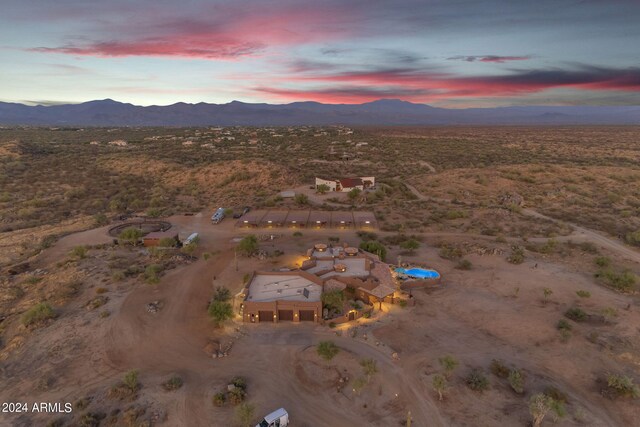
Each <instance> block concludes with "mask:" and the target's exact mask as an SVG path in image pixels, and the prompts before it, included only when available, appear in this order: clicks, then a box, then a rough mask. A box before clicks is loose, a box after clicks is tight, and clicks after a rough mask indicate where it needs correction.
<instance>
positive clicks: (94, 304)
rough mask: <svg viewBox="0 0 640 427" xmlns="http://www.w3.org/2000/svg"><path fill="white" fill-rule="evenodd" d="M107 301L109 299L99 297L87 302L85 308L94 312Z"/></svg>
mask: <svg viewBox="0 0 640 427" xmlns="http://www.w3.org/2000/svg"><path fill="white" fill-rule="evenodd" d="M107 301H109V297H106V296H104V295H99V296H97V297H95V298H92V299H91V300H89V302H87V304H86V307H87V309H89V310H95V309H96V308H99V307H102V306H103V305H105V304H106V303H107Z"/></svg>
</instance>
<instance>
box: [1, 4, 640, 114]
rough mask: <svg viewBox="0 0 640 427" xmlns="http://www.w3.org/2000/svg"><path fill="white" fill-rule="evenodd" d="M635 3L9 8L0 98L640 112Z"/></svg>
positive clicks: (4, 17) (639, 29)
mask: <svg viewBox="0 0 640 427" xmlns="http://www.w3.org/2000/svg"><path fill="white" fill-rule="evenodd" d="M639 23H640V1H636V0H608V1H598V0H538V1H536V2H531V1H521V0H490V1H481V0H448V1H435V0H422V1H416V0H411V1H388V0H385V1H382V0H379V1H376V0H366V1H365V0H353V1H348V2H345V1H337V0H324V1H321V2H319V1H315V2H313V1H268V0H263V1H255V0H253V1H242V0H240V1H192V0H184V1H180V2H175V1H163V0H156V1H150V0H137V1H121V0H114V1H108V0H103V1H88V0H85V1H79V0H57V1H55V2H52V1H36V0H32V1H23V0H22V1H16V0H5V1H4V2H3V9H2V14H0V63H1V64H2V67H0V100H2V101H9V102H23V103H43V104H52V103H66V102H82V101H88V100H92V99H104V98H113V99H116V100H119V101H124V102H131V103H134V104H138V105H152V104H159V105H166V104H171V103H175V102H180V101H183V102H192V103H196V102H214V103H225V102H229V101H232V100H241V101H245V102H270V103H285V102H292V101H301V100H312V101H320V102H332V103H359V102H366V101H371V100H375V99H379V98H400V99H405V100H408V101H412V102H422V103H427V104H431V105H436V106H443V107H455V108H464V107H478V106H480V107H491V106H503V105H640V24H639Z"/></svg>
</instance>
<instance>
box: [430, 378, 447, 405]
mask: <svg viewBox="0 0 640 427" xmlns="http://www.w3.org/2000/svg"><path fill="white" fill-rule="evenodd" d="M431 387H432V388H433V389H434V390H435V391H436V392H437V393H438V399H439V400H442V398H443V397H444V394H445V393H446V391H447V389H448V388H449V382H448V381H447V378H446V377H445V376H444V375H441V374H437V375H434V376H433V379H432V380H431Z"/></svg>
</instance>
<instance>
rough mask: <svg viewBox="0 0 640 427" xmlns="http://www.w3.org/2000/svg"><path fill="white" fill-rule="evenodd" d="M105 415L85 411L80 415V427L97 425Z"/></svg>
mask: <svg viewBox="0 0 640 427" xmlns="http://www.w3.org/2000/svg"><path fill="white" fill-rule="evenodd" d="M106 417H107V415H106V414H104V413H102V412H87V413H86V414H82V416H81V417H80V420H79V425H80V427H97V426H99V425H100V423H101V422H102V420H103V419H105V418H106Z"/></svg>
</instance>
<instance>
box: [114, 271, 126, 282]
mask: <svg viewBox="0 0 640 427" xmlns="http://www.w3.org/2000/svg"><path fill="white" fill-rule="evenodd" d="M125 277H126V274H125V272H124V271H122V270H114V271H113V272H112V273H111V278H112V279H113V280H115V281H117V282H119V281H121V280H124V278H125Z"/></svg>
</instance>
